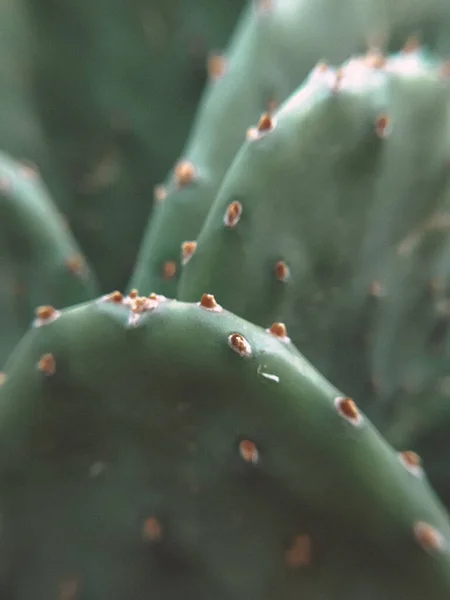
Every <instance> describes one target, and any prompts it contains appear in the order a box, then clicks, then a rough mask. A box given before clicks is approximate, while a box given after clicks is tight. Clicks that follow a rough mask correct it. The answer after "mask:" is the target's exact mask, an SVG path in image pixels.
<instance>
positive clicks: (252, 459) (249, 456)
mask: <svg viewBox="0 0 450 600" xmlns="http://www.w3.org/2000/svg"><path fill="white" fill-rule="evenodd" d="M239 454H240V455H241V457H242V458H243V459H244V460H245V462H248V463H251V464H253V465H256V464H258V462H259V452H258V449H257V447H256V445H255V444H254V443H253V442H251V441H250V440H241V442H240V443H239Z"/></svg>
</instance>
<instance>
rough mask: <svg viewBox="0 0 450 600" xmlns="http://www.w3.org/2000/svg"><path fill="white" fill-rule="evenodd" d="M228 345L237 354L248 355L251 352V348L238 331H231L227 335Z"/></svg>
mask: <svg viewBox="0 0 450 600" xmlns="http://www.w3.org/2000/svg"><path fill="white" fill-rule="evenodd" d="M228 345H229V346H230V348H232V349H233V350H234V351H235V352H236V353H237V354H239V356H242V357H245V358H247V357H249V356H251V354H252V348H251V346H250V344H249V343H248V341H247V340H246V339H245V337H244V336H243V335H241V334H240V333H232V334H231V335H229V336H228Z"/></svg>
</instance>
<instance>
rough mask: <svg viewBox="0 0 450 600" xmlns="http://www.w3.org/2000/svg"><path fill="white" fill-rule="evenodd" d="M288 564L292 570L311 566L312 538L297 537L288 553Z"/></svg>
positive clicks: (305, 536)
mask: <svg viewBox="0 0 450 600" xmlns="http://www.w3.org/2000/svg"><path fill="white" fill-rule="evenodd" d="M286 564H287V566H288V567H289V568H291V569H298V568H299V567H307V566H308V565H310V564H311V538H310V537H309V535H297V536H295V538H294V540H293V542H292V544H291V546H290V548H288V550H287V552H286Z"/></svg>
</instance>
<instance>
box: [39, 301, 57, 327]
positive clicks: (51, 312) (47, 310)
mask: <svg viewBox="0 0 450 600" xmlns="http://www.w3.org/2000/svg"><path fill="white" fill-rule="evenodd" d="M34 314H35V316H36V318H35V320H34V323H33V326H34V327H42V325H48V324H49V323H52V322H53V321H55V320H56V319H57V318H58V317H59V316H60V314H61V313H60V312H59V311H58V310H56V308H53V306H39V307H38V308H36V310H35V311H34Z"/></svg>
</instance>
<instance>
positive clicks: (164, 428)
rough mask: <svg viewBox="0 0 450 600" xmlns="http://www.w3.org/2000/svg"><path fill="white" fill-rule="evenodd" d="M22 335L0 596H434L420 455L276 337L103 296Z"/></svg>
mask: <svg viewBox="0 0 450 600" xmlns="http://www.w3.org/2000/svg"><path fill="white" fill-rule="evenodd" d="M34 325H35V326H34V328H33V329H32V330H31V331H30V332H29V333H28V334H27V335H26V336H25V337H24V338H23V340H22V342H21V344H20V345H19V346H18V347H17V349H16V351H15V352H14V354H13V355H12V356H11V358H10V360H9V361H8V364H7V366H6V369H5V381H4V383H3V385H2V387H1V388H0V512H1V515H2V536H1V537H0V555H1V557H2V562H1V570H0V592H1V594H2V598H8V599H12V598H14V600H29V598H30V597H32V598H33V599H34V600H44V599H45V600H48V598H67V597H68V598H71V599H72V598H74V599H77V600H78V598H80V599H82V600H142V598H150V597H153V596H154V597H155V598H158V600H192V599H193V598H196V599H197V600H211V598H214V599H218V600H273V599H274V598H277V600H292V599H293V598H302V599H304V600H325V599H326V600H351V599H355V600H356V599H357V600H361V599H364V600H379V599H380V598H383V600H419V599H420V600H421V599H423V598H424V597H429V598H433V600H444V599H447V598H448V597H449V594H450V553H449V544H450V523H449V521H448V518H447V515H446V513H445V512H444V511H443V509H442V508H441V506H440V504H439V502H438V501H437V500H436V498H435V496H434V494H433V492H432V491H431V489H430V488H429V486H428V484H427V482H426V478H425V476H424V475H423V473H422V472H421V469H420V467H419V466H418V461H417V457H415V456H414V455H412V454H408V453H402V454H398V453H397V452H396V451H394V450H393V448H392V447H390V446H389V445H387V444H386V442H385V441H383V439H382V438H381V436H380V435H379V433H378V432H377V431H376V430H375V429H374V428H373V426H372V425H371V424H370V423H369V422H368V421H367V419H366V418H365V416H364V415H363V414H362V413H360V412H359V411H358V409H357V407H356V405H355V404H354V403H353V401H351V400H350V399H349V398H344V397H342V394H340V393H339V392H338V391H337V390H336V389H335V388H334V387H333V386H331V385H330V384H329V383H328V382H327V381H325V380H324V379H323V378H322V377H321V375H319V373H318V372H317V371H315V370H314V369H313V368H312V367H311V365H310V364H309V363H307V362H306V361H305V360H304V359H303V358H302V357H300V356H298V355H297V356H296V355H294V353H292V352H291V348H290V343H289V341H288V340H287V339H286V335H285V334H286V332H285V331H284V329H283V326H282V325H281V324H278V325H276V326H274V327H273V328H272V333H267V332H265V331H263V330H262V329H260V328H259V327H257V326H254V325H252V324H250V323H248V322H246V321H244V320H242V319H240V318H238V317H236V316H234V315H233V314H231V313H229V312H227V311H225V310H223V309H222V308H221V307H220V306H218V305H217V303H216V302H215V301H214V298H213V297H211V296H206V295H205V296H203V297H202V299H201V301H200V302H199V303H195V304H185V303H180V302H177V301H172V300H167V299H165V298H163V297H160V296H156V295H152V296H150V297H142V298H141V297H139V296H137V295H136V293H133V294H132V295H131V296H129V297H126V298H123V297H122V296H121V294H119V293H117V292H116V293H114V294H111V295H109V296H106V297H102V298H100V299H98V300H97V301H95V302H92V303H86V304H81V305H78V306H75V307H73V308H71V309H68V310H64V311H62V312H57V311H54V310H52V309H50V308H49V307H47V308H45V309H42V310H40V311H38V313H37V318H36V321H35V323H34ZM280 336H281V337H280ZM65 594H66V595H65Z"/></svg>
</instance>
